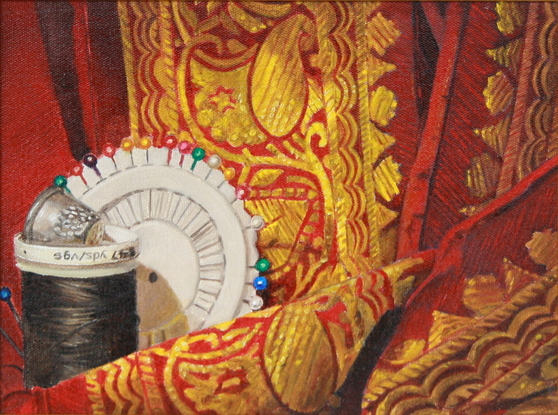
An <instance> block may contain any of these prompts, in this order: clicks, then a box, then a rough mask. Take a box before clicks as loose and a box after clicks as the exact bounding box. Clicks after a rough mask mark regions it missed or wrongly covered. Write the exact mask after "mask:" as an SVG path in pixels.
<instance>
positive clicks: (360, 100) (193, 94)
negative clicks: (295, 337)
mask: <svg viewBox="0 0 558 415" xmlns="http://www.w3.org/2000/svg"><path fill="white" fill-rule="evenodd" d="M383 7H384V6H383V4H382V3H373V2H362V3H351V2H317V3H308V4H297V3H284V4H281V5H278V4H273V5H272V4H266V3H263V2H262V3H258V2H248V3H244V2H239V3H235V2H208V3H189V2H160V3H145V2H121V3H119V10H120V16H121V25H122V36H123V43H124V56H125V61H126V68H127V76H128V91H129V97H130V112H131V117H130V119H131V123H132V129H131V130H132V136H133V137H134V138H136V139H139V138H140V137H141V136H143V135H151V136H153V139H154V142H155V143H157V141H158V140H161V139H162V138H163V137H164V136H165V135H167V134H173V135H176V136H177V137H178V138H179V140H188V141H195V142H196V143H197V144H199V145H200V146H201V147H203V148H204V149H205V150H206V151H208V152H211V153H216V154H218V155H219V156H221V158H222V159H223V164H224V166H225V167H226V168H229V169H230V170H229V171H233V172H235V175H234V176H235V177H233V178H232V179H231V183H232V184H233V185H238V186H240V185H245V186H249V187H250V199H249V200H248V201H246V202H245V206H246V208H247V209H248V210H249V211H250V212H251V213H252V214H257V215H260V216H262V217H263V218H264V220H265V221H266V223H267V224H268V225H267V226H266V227H265V228H264V229H263V230H262V231H260V238H259V241H258V248H259V249H260V251H261V252H262V253H263V254H264V255H265V256H266V257H268V258H269V259H270V260H271V262H272V264H273V268H272V272H271V274H270V278H271V280H272V282H273V283H272V287H273V288H272V290H273V292H272V301H275V302H277V301H285V300H288V299H291V298H297V297H299V296H301V295H303V294H305V293H308V292H312V291H313V290H316V289H319V288H320V287H325V286H328V285H330V284H332V283H336V282H339V281H342V280H344V279H346V278H347V277H348V276H351V275H358V274H359V273H360V272H363V271H364V270H367V269H370V268H371V267H374V266H379V265H382V264H385V263H386V261H387V260H389V259H391V258H393V255H394V253H393V250H394V244H395V240H394V238H393V235H394V233H393V232H391V233H390V234H389V235H391V236H389V235H387V234H382V233H381V230H382V229H383V228H385V227H387V226H388V225H390V224H391V223H393V221H394V220H395V219H396V218H397V216H398V212H397V211H393V210H390V209H388V208H387V207H386V206H385V205H386V203H389V202H390V201H391V200H392V199H393V198H394V197H396V195H398V194H399V193H400V192H401V189H400V188H399V183H400V181H401V174H400V173H399V168H398V167H399V166H398V164H397V163H396V161H395V160H393V159H392V158H391V157H385V156H382V154H383V152H384V151H385V150H386V149H387V148H388V147H390V146H391V145H393V144H394V143H395V142H396V139H397V137H393V136H391V135H389V134H387V133H386V132H385V131H384V127H386V126H387V125H388V124H389V123H390V122H391V123H397V115H396V108H397V106H398V105H399V106H402V105H405V103H398V102H397V97H396V95H395V94H394V93H393V91H392V90H390V88H389V85H387V86H386V85H384V84H381V83H379V82H378V81H379V79H380V78H381V77H382V76H383V75H384V74H386V73H389V72H394V71H397V66H396V65H397V63H394V62H389V58H387V57H386V56H385V55H386V50H389V48H390V47H392V46H393V45H394V44H396V43H397V42H398V38H399V36H400V34H401V33H402V32H410V30H408V29H409V28H410V26H411V24H412V23H411V21H410V17H409V19H408V20H407V21H405V20H403V19H401V21H397V22H395V21H392V20H390V19H389V18H386V17H385V16H384V14H385V11H384V14H383ZM409 59H410V58H409ZM407 66H408V65H407Z"/></svg>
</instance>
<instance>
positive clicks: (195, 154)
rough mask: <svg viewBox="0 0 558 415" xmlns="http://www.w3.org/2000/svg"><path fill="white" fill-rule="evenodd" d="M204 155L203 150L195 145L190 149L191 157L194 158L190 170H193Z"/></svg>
mask: <svg viewBox="0 0 558 415" xmlns="http://www.w3.org/2000/svg"><path fill="white" fill-rule="evenodd" d="M204 157H205V150H204V149H203V148H200V147H196V148H195V149H194V150H193V151H192V158H193V159H194V162H193V163H192V167H190V170H194V168H195V167H196V164H197V162H198V161H200V160H203V158H204Z"/></svg>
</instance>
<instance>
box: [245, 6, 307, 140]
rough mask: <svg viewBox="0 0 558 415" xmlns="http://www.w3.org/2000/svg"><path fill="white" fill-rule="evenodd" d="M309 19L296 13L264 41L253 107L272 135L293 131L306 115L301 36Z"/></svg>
mask: <svg viewBox="0 0 558 415" xmlns="http://www.w3.org/2000/svg"><path fill="white" fill-rule="evenodd" d="M307 23H308V18H307V17H305V16H302V15H295V16H293V17H291V18H290V19H288V20H286V21H285V22H283V23H280V24H279V25H277V26H276V27H275V28H274V29H273V30H272V31H271V33H270V34H269V35H268V36H267V38H266V39H265V41H264V42H263V43H262V45H261V47H260V50H259V51H258V54H257V56H256V61H255V62H254V71H253V75H252V80H251V95H252V107H253V110H254V114H255V116H256V117H257V119H258V121H259V122H260V123H261V125H262V127H263V128H264V129H265V130H266V131H268V132H269V133H270V134H271V135H273V136H276V137H282V136H284V135H286V134H287V133H289V132H290V131H291V130H292V129H293V128H294V127H295V125H296V123H297V121H299V120H300V118H301V117H302V115H303V114H302V111H303V109H304V103H305V101H306V96H307V93H308V90H307V85H306V78H305V76H304V70H303V66H302V59H301V56H300V51H299V50H298V39H299V36H300V35H301V34H302V29H303V26H304V25H305V24H307Z"/></svg>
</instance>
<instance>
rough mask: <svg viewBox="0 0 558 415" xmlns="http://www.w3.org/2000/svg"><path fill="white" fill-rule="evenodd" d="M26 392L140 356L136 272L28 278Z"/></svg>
mask: <svg viewBox="0 0 558 415" xmlns="http://www.w3.org/2000/svg"><path fill="white" fill-rule="evenodd" d="M22 283H23V287H22V288H23V293H22V294H23V295H22V297H23V333H24V357H25V368H24V372H25V376H24V378H25V386H26V387H28V388H29V387H32V386H40V387H43V388H46V387H50V386H53V385H55V384H57V383H58V382H60V381H62V380H64V379H68V378H71V377H73V376H76V375H78V374H80V373H83V372H84V371H86V370H88V369H91V368H94V367H97V366H101V365H103V364H105V363H108V362H111V361H113V360H115V359H117V358H119V357H122V356H126V355H127V354H130V353H133V352H134V351H136V350H137V342H138V325H139V318H138V316H137V314H136V279H135V271H130V272H127V273H123V274H118V275H111V276H108V277H90V278H63V277H53V276H45V275H38V274H35V273H31V272H23V275H22Z"/></svg>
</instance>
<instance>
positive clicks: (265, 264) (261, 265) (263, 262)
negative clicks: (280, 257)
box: [255, 258, 271, 272]
mask: <svg viewBox="0 0 558 415" xmlns="http://www.w3.org/2000/svg"><path fill="white" fill-rule="evenodd" d="M270 266H271V264H270V262H269V261H268V260H267V259H265V258H260V259H258V262H256V265H255V268H256V269H257V270H258V271H259V272H266V271H267V270H268V269H269V267H270Z"/></svg>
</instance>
